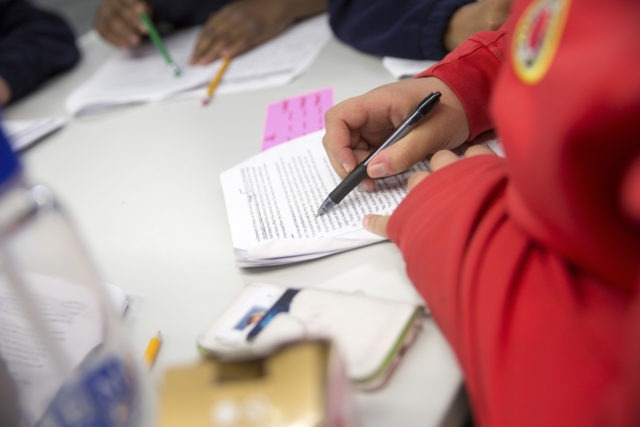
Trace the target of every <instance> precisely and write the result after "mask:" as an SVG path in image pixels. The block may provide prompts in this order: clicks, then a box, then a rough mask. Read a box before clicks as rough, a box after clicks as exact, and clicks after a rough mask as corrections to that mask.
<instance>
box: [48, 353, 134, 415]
mask: <svg viewBox="0 0 640 427" xmlns="http://www.w3.org/2000/svg"><path fill="white" fill-rule="evenodd" d="M139 392H140V390H139V387H137V385H136V383H135V376H134V375H133V372H131V371H130V370H127V366H126V365H125V363H124V362H123V361H122V360H121V359H119V358H116V357H113V356H111V357H108V358H105V359H104V360H102V361H101V362H100V363H98V364H92V366H90V367H88V369H87V368H84V369H82V370H81V371H80V372H79V375H77V376H75V377H74V378H73V379H72V380H71V381H68V382H67V383H65V385H64V386H63V387H62V388H61V389H60V391H59V392H58V393H57V394H56V396H55V398H54V400H53V402H52V403H51V405H50V406H49V408H48V410H47V411H46V413H45V415H44V417H43V419H42V420H41V421H40V422H39V423H38V427H133V426H136V425H137V423H138V422H139V417H140V413H139V410H140V408H139V407H138V406H139V404H138V403H139V399H138V393H139Z"/></svg>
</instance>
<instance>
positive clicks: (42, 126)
mask: <svg viewBox="0 0 640 427" xmlns="http://www.w3.org/2000/svg"><path fill="white" fill-rule="evenodd" d="M66 122H67V119H66V118H64V117H45V118H42V119H32V120H5V121H3V122H2V126H3V127H4V130H5V132H6V134H7V138H9V141H11V146H12V147H13V149H14V150H15V151H21V150H24V149H26V148H27V147H29V146H30V145H31V144H33V143H35V142H37V141H38V140H40V139H41V138H43V137H45V136H46V135H48V134H50V133H52V132H53V131H55V130H58V129H60V128H61V127H62V126H64V125H65V124H66Z"/></svg>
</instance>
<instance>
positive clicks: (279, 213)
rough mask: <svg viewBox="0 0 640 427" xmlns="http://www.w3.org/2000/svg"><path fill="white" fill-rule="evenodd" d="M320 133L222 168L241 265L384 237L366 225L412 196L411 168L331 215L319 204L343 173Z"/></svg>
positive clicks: (345, 202) (310, 254) (289, 259)
mask: <svg viewBox="0 0 640 427" xmlns="http://www.w3.org/2000/svg"><path fill="white" fill-rule="evenodd" d="M323 134H324V131H317V132H314V133H311V134H308V135H305V136H302V137H300V138H297V139H294V140H292V141H289V142H287V143H284V144H280V145H278V146H275V147H272V148H270V149H269V150H266V151H263V152H261V153H260V154H258V155H256V156H254V157H252V158H250V159H249V160H246V161H245V162H242V163H240V164H239V165H237V166H235V167H233V168H231V169H230V170H227V171H225V172H223V173H222V175H221V184H222V188H223V192H224V197H225V203H226V208H227V215H228V220H229V225H230V228H231V236H232V239H233V245H234V250H235V254H236V261H237V263H238V265H241V266H258V265H273V264H283V263H290V262H295V261H302V260H305V259H312V258H318V257H322V256H326V255H329V254H332V253H336V252H341V251H345V250H348V249H353V248H356V247H360V246H365V245H369V244H372V243H376V242H380V241H382V240H384V239H383V238H382V237H380V236H378V235H375V234H372V233H369V232H368V231H366V230H365V229H364V228H363V227H362V218H363V217H364V216H365V215H366V214H369V213H376V214H390V213H391V212H393V210H394V209H395V208H396V206H398V204H399V203H400V201H401V200H402V199H403V198H404V196H405V195H406V194H407V186H406V180H407V177H408V176H409V174H410V173H411V172H413V171H416V170H420V169H422V170H426V169H427V164H426V162H425V163H421V164H419V165H417V166H416V167H414V169H412V170H411V171H410V172H407V173H405V174H401V175H396V176H392V177H389V178H386V179H382V180H377V181H376V189H375V191H372V192H368V191H364V190H360V189H355V190H353V191H352V192H351V193H350V194H349V195H348V196H347V197H346V198H345V199H344V200H343V201H342V202H341V203H339V204H338V205H337V206H336V207H335V208H333V209H332V210H331V211H329V212H328V213H326V214H324V215H321V216H316V213H317V211H318V207H319V206H320V204H321V203H322V201H323V200H324V199H325V198H326V197H327V195H328V194H329V193H330V192H331V191H332V190H333V189H334V188H335V187H336V185H338V183H339V182H340V177H339V176H338V174H336V173H335V172H334V170H333V168H332V167H331V164H330V163H329V159H328V158H327V155H326V153H325V150H324V147H323V146H322V135H323Z"/></svg>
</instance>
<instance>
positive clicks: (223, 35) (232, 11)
mask: <svg viewBox="0 0 640 427" xmlns="http://www.w3.org/2000/svg"><path fill="white" fill-rule="evenodd" d="M277 32H279V31H276V32H270V31H268V30H267V29H266V27H265V26H264V25H262V23H261V22H260V19H259V16H254V15H253V14H251V13H249V12H247V11H246V10H244V9H242V8H241V3H237V4H234V3H232V4H229V5H228V6H226V7H224V8H223V9H222V10H221V11H220V12H218V13H216V14H215V15H213V16H212V17H211V18H210V19H209V21H208V22H207V24H206V25H205V27H204V29H203V31H202V33H201V34H200V37H199V38H198V41H197V43H196V47H195V49H194V53H193V55H192V58H191V62H192V63H194V64H201V65H206V64H209V63H211V62H213V61H215V60H216V59H218V58H220V57H222V56H235V55H238V54H240V53H243V52H245V51H247V50H249V49H250V48H252V47H255V46H257V45H258V44H259V43H261V42H263V41H265V40H267V39H269V38H270V37H272V36H273V35H275V34H276V33H277Z"/></svg>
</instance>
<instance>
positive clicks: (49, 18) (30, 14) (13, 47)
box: [0, 0, 80, 102]
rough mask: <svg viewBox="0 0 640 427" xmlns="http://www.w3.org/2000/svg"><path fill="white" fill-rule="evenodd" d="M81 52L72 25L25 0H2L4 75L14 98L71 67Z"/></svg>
mask: <svg viewBox="0 0 640 427" xmlns="http://www.w3.org/2000/svg"><path fill="white" fill-rule="evenodd" d="M79 58H80V52H79V50H78V48H77V46H76V39H75V35H74V34H73V31H72V30H71V28H70V27H69V25H68V24H67V23H66V22H65V21H64V20H63V19H62V18H61V17H60V16H58V15H55V14H53V13H51V12H48V11H44V10H42V9H38V8H36V7H35V6H33V5H32V4H30V3H29V2H27V1H25V0H0V76H2V77H3V78H4V79H5V81H6V82H7V84H8V85H9V87H10V88H11V102H13V101H15V100H17V99H20V98H22V97H23V96H25V95H27V94H28V93H30V92H31V91H33V90H34V89H35V88H36V87H38V86H39V85H40V84H41V83H42V82H44V81H45V80H46V79H48V78H50V77H51V76H53V75H55V74H57V73H60V72H62V71H64V70H67V69H69V68H71V67H72V66H73V65H75V64H76V63H77V62H78V59H79Z"/></svg>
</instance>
